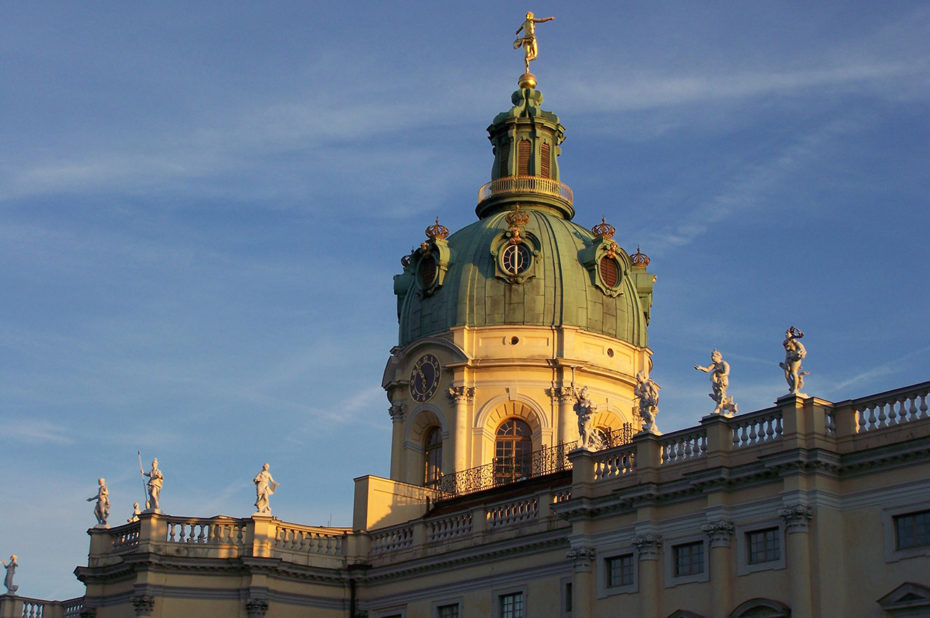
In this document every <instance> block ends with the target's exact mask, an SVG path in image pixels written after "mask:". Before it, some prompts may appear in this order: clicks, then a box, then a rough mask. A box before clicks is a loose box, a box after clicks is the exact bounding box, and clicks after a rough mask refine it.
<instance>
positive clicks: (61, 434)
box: [2, 418, 74, 444]
mask: <svg viewBox="0 0 930 618" xmlns="http://www.w3.org/2000/svg"><path fill="white" fill-rule="evenodd" d="M2 424H3V434H4V436H5V437H6V439H7V440H9V441H11V442H22V443H25V444H73V443H74V438H73V437H72V435H71V430H70V429H68V428H67V427H64V426H63V425H62V424H61V423H52V422H50V421H43V420H36V419H24V418H6V419H3V420H2Z"/></svg>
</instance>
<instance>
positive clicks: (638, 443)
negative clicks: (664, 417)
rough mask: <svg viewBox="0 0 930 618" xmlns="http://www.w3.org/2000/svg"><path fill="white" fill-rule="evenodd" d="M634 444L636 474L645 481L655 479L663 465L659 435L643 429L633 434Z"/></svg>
mask: <svg viewBox="0 0 930 618" xmlns="http://www.w3.org/2000/svg"><path fill="white" fill-rule="evenodd" d="M633 446H634V447H635V448H636V458H635V461H636V474H637V475H638V476H639V478H640V480H641V481H643V482H652V481H655V480H656V476H657V474H658V472H659V466H661V465H662V447H661V446H660V445H659V436H657V435H655V434H652V433H647V432H644V431H641V432H639V433H638V434H636V435H635V436H633Z"/></svg>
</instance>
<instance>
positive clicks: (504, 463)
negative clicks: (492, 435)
mask: <svg viewBox="0 0 930 618" xmlns="http://www.w3.org/2000/svg"><path fill="white" fill-rule="evenodd" d="M532 433H533V432H532V431H531V430H530V426H529V425H527V424H526V423H524V422H523V421H521V420H520V419H518V418H508V419H507V420H505V421H504V422H503V423H501V426H500V427H498V428H497V436H496V440H495V442H494V483H495V485H501V484H503V483H512V482H513V481H515V480H517V479H519V478H523V477H527V476H530V473H531V471H532V464H533V455H532V452H533V440H532V437H531V436H532Z"/></svg>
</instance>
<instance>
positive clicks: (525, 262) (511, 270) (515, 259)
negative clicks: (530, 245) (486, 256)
mask: <svg viewBox="0 0 930 618" xmlns="http://www.w3.org/2000/svg"><path fill="white" fill-rule="evenodd" d="M501 266H503V268H504V272H506V273H507V274H510V275H519V274H520V273H522V272H524V271H525V270H526V269H527V268H529V267H530V250H529V249H527V248H526V246H525V245H507V247H506V248H505V249H504V253H503V254H502V255H501Z"/></svg>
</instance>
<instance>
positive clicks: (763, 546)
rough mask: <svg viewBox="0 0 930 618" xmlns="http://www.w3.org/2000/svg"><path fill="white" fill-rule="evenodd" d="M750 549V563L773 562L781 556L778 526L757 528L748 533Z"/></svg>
mask: <svg viewBox="0 0 930 618" xmlns="http://www.w3.org/2000/svg"><path fill="white" fill-rule="evenodd" d="M746 541H747V543H746V546H747V547H748V549H749V556H748V557H747V558H748V562H749V564H758V563H760V562H773V561H775V560H778V559H779V558H781V543H780V535H779V534H778V528H767V529H765V530H755V531H753V532H750V533H749V534H747V535H746Z"/></svg>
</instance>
